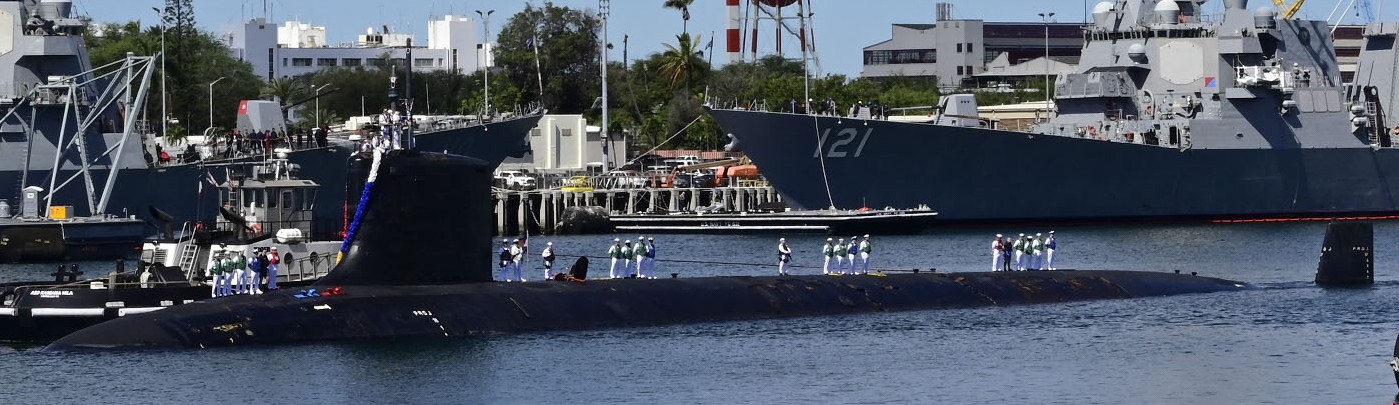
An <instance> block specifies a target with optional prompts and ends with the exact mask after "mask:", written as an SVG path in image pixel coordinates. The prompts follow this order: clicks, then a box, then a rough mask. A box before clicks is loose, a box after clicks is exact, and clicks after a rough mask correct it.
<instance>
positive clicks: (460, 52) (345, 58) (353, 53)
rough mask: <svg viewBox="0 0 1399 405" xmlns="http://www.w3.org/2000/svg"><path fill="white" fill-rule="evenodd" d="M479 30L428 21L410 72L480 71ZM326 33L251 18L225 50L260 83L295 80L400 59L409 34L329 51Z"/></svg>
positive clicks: (380, 35) (373, 34)
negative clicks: (244, 63) (425, 38)
mask: <svg viewBox="0 0 1399 405" xmlns="http://www.w3.org/2000/svg"><path fill="white" fill-rule="evenodd" d="M479 29H481V24H480V23H479V22H478V21H476V20H475V19H471V18H468V17H461V16H451V15H449V16H446V17H443V18H442V19H440V20H432V21H428V41H427V43H426V44H423V43H417V42H416V41H414V42H415V43H414V44H413V62H412V63H413V69H414V70H419V71H435V70H452V71H459V72H463V73H467V72H473V71H476V70H480V69H481V68H482V67H483V66H482V65H481V63H479V61H481V60H482V58H481V54H482V52H481V49H489V47H488V46H482V45H480V44H478V42H477V41H478V38H479V35H478V30H479ZM327 38H328V37H327V34H326V27H323V26H313V25H310V24H307V23H303V22H300V21H287V22H285V23H284V25H282V26H277V25H275V24H272V23H269V22H268V21H267V20H266V19H264V18H254V19H252V20H249V21H248V22H247V23H245V24H243V27H242V30H241V31H239V32H234V33H233V40H232V43H231V44H230V48H231V52H232V53H233V56H234V57H235V58H238V59H240V60H244V61H247V62H248V63H249V64H251V65H252V66H253V72H254V73H256V74H257V75H258V76H259V77H262V78H263V79H268V80H270V79H273V78H278V77H288V76H299V75H303V74H307V73H312V72H316V71H318V70H321V69H325V68H330V67H337V66H349V67H354V66H375V65H377V64H381V63H383V59H382V58H383V57H385V56H387V57H389V58H392V59H402V58H403V57H404V51H405V46H406V45H407V43H408V41H409V40H410V39H413V36H412V35H410V34H403V33H393V32H378V31H376V30H374V29H373V28H370V29H368V30H367V31H366V32H365V33H364V34H361V35H359V36H358V37H357V41H356V42H355V43H354V44H340V45H330V44H329V40H328V39H327Z"/></svg>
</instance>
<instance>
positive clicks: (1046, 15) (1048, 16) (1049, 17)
mask: <svg viewBox="0 0 1399 405" xmlns="http://www.w3.org/2000/svg"><path fill="white" fill-rule="evenodd" d="M1053 18H1054V13H1040V19H1041V20H1044V111H1045V113H1049V98H1050V97H1049V22H1050V21H1051V20H1052V19H1053Z"/></svg>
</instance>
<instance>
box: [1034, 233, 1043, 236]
mask: <svg viewBox="0 0 1399 405" xmlns="http://www.w3.org/2000/svg"><path fill="white" fill-rule="evenodd" d="M1043 235H1044V234H1041V233H1037V234H1035V236H1043Z"/></svg>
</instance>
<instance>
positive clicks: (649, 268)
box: [646, 238, 656, 278]
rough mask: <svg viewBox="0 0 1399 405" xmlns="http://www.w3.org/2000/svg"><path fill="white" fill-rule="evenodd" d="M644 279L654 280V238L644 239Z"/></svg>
mask: <svg viewBox="0 0 1399 405" xmlns="http://www.w3.org/2000/svg"><path fill="white" fill-rule="evenodd" d="M646 277H647V278H656V238H646Z"/></svg>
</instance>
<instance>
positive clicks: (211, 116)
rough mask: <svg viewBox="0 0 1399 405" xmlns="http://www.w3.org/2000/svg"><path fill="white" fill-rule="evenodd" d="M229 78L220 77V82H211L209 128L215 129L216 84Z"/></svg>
mask: <svg viewBox="0 0 1399 405" xmlns="http://www.w3.org/2000/svg"><path fill="white" fill-rule="evenodd" d="M227 78H228V76H224V77H220V78H218V80H214V81H212V82H209V128H213V127H214V83H218V82H220V81H222V80H223V79H227Z"/></svg>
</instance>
